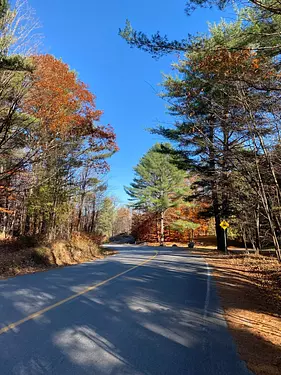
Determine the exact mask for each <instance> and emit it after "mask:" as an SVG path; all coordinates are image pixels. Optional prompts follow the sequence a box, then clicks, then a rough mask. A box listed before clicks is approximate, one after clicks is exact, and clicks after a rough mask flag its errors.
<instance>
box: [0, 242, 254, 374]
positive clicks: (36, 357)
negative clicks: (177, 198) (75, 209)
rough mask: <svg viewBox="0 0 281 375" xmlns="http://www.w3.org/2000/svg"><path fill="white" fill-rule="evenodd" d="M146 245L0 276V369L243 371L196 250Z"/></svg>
mask: <svg viewBox="0 0 281 375" xmlns="http://www.w3.org/2000/svg"><path fill="white" fill-rule="evenodd" d="M154 254H155V249H153V248H148V247H146V248H139V247H133V248H132V247H130V248H129V247H125V248H121V249H120V253H119V254H118V255H115V256H113V257H109V258H107V259H104V260H101V261H97V262H94V263H86V264H82V265H78V266H73V267H66V268H63V269H54V270H51V271H48V272H43V273H37V274H34V275H26V276H19V277H16V278H12V279H9V280H4V281H0V333H1V332H2V333H1V334H0V374H1V375H6V374H7V375H12V374H17V375H35V374H36V375H38V374H56V375H64V374H68V375H71V374H77V375H80V374H81V375H82V374H102V375H103V374H104V375H105V374H106V375H108V374H110V375H119V374H120V375H121V374H122V375H126V374H127V375H141V374H146V375H181V374H185V375H207V374H208V375H249V374H250V372H249V371H248V370H247V369H246V366H245V364H244V363H243V362H241V361H240V360H239V358H238V355H237V353H236V348H235V345H234V344H233V342H232V339H231V337H230V334H229V333H228V331H227V328H226V323H225V321H224V319H223V317H222V314H221V308H220V305H219V301H218V297H217V294H216V291H215V287H214V285H213V283H212V279H211V277H210V272H209V268H208V267H207V266H206V264H205V262H204V260H203V259H201V258H198V257H196V256H192V255H188V254H187V253H186V251H183V250H180V249H175V248H171V249H170V250H168V249H162V250H160V252H159V254H158V255H157V256H156V257H154V258H152V257H153V256H154ZM147 260H149V261H148V262H147V263H145V264H143V265H142V266H140V267H137V268H134V269H132V270H130V269H131V268H133V267H135V266H136V265H138V264H140V263H143V262H145V261H147ZM129 270H130V271H129ZM127 271H128V272H127ZM117 274H121V275H120V276H118V277H115V278H113V279H111V280H110V281H108V282H106V283H103V281H105V280H107V279H109V278H112V277H114V276H115V275H117ZM98 283H102V285H100V286H98V287H97V288H95V289H92V290H89V291H88V292H87V293H84V292H85V289H87V288H88V287H89V286H91V285H94V284H98ZM77 293H81V295H80V296H78V297H75V298H72V296H73V295H75V294H77ZM65 299H66V301H65ZM61 301H62V302H61ZM48 307H50V309H48ZM42 309H43V311H42ZM44 309H45V312H44ZM38 311H41V312H42V314H40V313H39V314H38V315H36V316H30V315H31V314H34V313H36V312H38ZM14 322H17V323H16V324H15V326H9V325H10V324H11V323H14ZM7 326H8V328H9V329H7V328H4V327H7ZM1 329H2V331H1Z"/></svg>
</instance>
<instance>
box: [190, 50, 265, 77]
mask: <svg viewBox="0 0 281 375" xmlns="http://www.w3.org/2000/svg"><path fill="white" fill-rule="evenodd" d="M265 63H266V62H265V61H263V60H262V59H261V58H258V57H257V56H256V53H255V52H253V51H251V50H250V49H244V50H239V51H229V50H227V49H225V48H219V49H217V50H216V51H215V52H212V53H209V54H208V55H207V56H203V57H202V58H201V61H200V62H199V64H198V61H196V65H195V68H196V69H197V70H199V71H201V72H204V73H207V74H208V73H210V74H215V75H216V77H217V78H219V77H221V78H223V79H225V78H231V77H234V76H235V75H236V74H239V75H240V74H241V75H243V76H245V75H248V74H253V73H255V74H256V73H260V74H263V73H265V70H266V71H267V72H268V69H265Z"/></svg>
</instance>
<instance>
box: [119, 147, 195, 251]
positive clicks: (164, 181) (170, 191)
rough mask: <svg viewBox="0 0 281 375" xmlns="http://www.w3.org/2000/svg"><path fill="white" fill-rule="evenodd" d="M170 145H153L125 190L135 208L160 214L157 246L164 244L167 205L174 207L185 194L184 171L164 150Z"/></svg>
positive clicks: (186, 188)
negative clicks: (158, 242)
mask: <svg viewBox="0 0 281 375" xmlns="http://www.w3.org/2000/svg"><path fill="white" fill-rule="evenodd" d="M164 149H165V150H166V149H169V150H170V151H172V148H171V146H170V145H169V144H167V143H166V144H164V145H161V144H156V145H154V146H153V147H152V148H151V149H150V150H149V151H148V152H147V153H146V154H145V155H144V156H143V157H142V158H141V160H140V162H139V164H138V165H137V166H136V167H135V175H136V177H135V178H134V180H133V182H132V183H131V185H130V187H126V188H125V191H126V192H127V194H128V195H129V196H130V197H131V198H130V201H131V202H132V206H133V207H134V208H135V209H138V210H142V211H146V212H153V213H157V214H158V215H159V217H160V228H161V229H160V232H161V237H160V245H161V246H163V244H164V218H165V212H166V210H167V209H168V208H170V207H177V206H178V205H180V204H181V203H182V202H183V200H184V198H185V197H186V195H187V193H188V191H189V188H188V186H187V182H186V178H187V173H186V172H185V171H183V170H180V169H178V167H177V166H176V165H175V161H176V157H175V156H172V155H171V154H169V153H163V150H164Z"/></svg>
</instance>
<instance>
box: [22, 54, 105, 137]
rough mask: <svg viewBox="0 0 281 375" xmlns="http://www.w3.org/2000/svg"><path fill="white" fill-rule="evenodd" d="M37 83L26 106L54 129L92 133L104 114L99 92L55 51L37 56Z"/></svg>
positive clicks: (63, 131)
mask: <svg viewBox="0 0 281 375" xmlns="http://www.w3.org/2000/svg"><path fill="white" fill-rule="evenodd" d="M33 62H34V65H35V71H34V73H33V77H32V79H33V85H32V88H31V90H30V93H29V95H28V99H27V100H26V102H25V106H24V109H25V110H26V111H27V112H28V113H31V114H33V115H34V116H35V117H36V118H38V119H40V120H41V121H42V123H43V125H44V126H45V128H46V130H47V131H51V132H53V133H57V132H59V133H72V132H78V134H81V133H82V134H85V133H89V132H91V130H92V122H93V121H98V120H99V119H100V116H101V114H102V111H99V110H97V109H96V108H95V96H94V95H93V94H92V93H91V92H90V91H89V90H88V88H87V86H86V85H85V84H84V83H83V82H81V81H80V80H79V79H78V78H77V75H76V73H75V72H73V71H71V70H70V69H69V66H68V65H67V64H65V63H63V62H62V61H61V60H58V59H56V58H55V57H54V56H51V55H39V56H34V57H33Z"/></svg>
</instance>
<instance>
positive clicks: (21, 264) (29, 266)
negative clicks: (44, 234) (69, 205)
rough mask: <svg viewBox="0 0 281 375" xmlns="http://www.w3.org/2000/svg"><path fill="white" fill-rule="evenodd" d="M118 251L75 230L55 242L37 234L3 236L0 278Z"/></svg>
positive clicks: (93, 258)
mask: <svg viewBox="0 0 281 375" xmlns="http://www.w3.org/2000/svg"><path fill="white" fill-rule="evenodd" d="M115 253H116V252H115V251H111V250H105V249H103V248H101V247H100V246H99V245H97V244H96V243H95V242H94V241H93V239H91V238H90V237H88V236H86V235H83V234H74V235H73V236H72V238H71V240H68V241H67V240H57V241H54V242H52V243H46V242H41V241H36V240H35V239H34V238H21V239H18V240H1V241H0V279H4V278H7V277H13V276H17V275H24V274H27V273H34V272H39V271H46V270H48V269H51V268H56V267H63V266H68V265H74V264H79V263H83V262H89V261H93V260H97V259H101V258H104V257H106V256H109V255H112V254H115Z"/></svg>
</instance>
